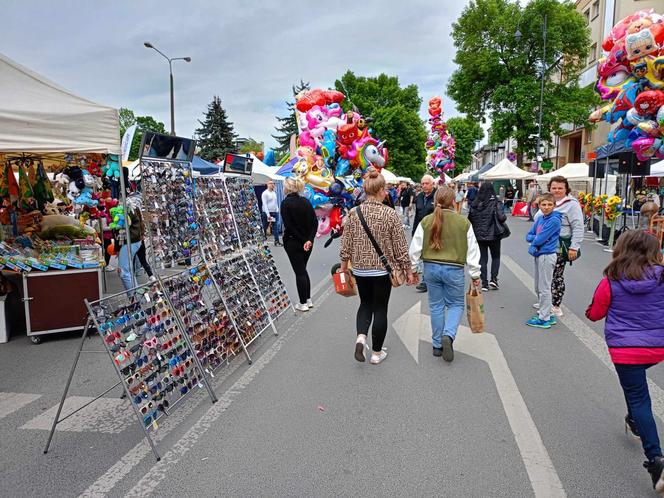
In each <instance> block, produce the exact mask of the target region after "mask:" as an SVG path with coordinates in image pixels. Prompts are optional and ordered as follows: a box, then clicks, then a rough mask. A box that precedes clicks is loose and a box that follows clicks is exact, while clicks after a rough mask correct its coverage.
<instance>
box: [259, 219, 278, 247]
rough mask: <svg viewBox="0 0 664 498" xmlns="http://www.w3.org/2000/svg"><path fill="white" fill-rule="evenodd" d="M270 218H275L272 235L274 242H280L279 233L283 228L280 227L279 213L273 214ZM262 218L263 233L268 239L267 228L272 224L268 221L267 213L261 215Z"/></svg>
mask: <svg viewBox="0 0 664 498" xmlns="http://www.w3.org/2000/svg"><path fill="white" fill-rule="evenodd" d="M270 216H271V217H272V218H274V221H273V222H272V235H274V241H275V242H279V233H280V228H281V227H280V225H279V213H277V212H271V213H270ZM261 218H262V219H263V232H264V233H265V236H266V237H267V227H268V225H269V224H270V222H269V221H267V214H266V213H265V212H263V213H261Z"/></svg>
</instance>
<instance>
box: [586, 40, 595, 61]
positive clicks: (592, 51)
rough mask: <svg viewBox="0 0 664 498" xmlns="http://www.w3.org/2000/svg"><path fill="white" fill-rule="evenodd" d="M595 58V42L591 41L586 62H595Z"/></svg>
mask: <svg viewBox="0 0 664 498" xmlns="http://www.w3.org/2000/svg"><path fill="white" fill-rule="evenodd" d="M596 58H597V43H593V44H592V45H591V46H590V52H589V53H588V64H592V63H593V62H595V59H596Z"/></svg>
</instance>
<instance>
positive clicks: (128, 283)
mask: <svg viewBox="0 0 664 498" xmlns="http://www.w3.org/2000/svg"><path fill="white" fill-rule="evenodd" d="M141 244H142V242H141V241H140V240H139V241H138V242H132V243H131V254H132V256H133V255H135V254H136V252H137V251H138V249H139V248H140V247H141ZM118 264H119V265H120V280H122V285H124V288H125V290H129V289H131V288H132V287H134V280H133V279H132V276H131V272H130V271H129V257H128V254H127V244H125V245H123V246H122V247H121V248H120V254H118Z"/></svg>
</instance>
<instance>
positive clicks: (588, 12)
mask: <svg viewBox="0 0 664 498" xmlns="http://www.w3.org/2000/svg"><path fill="white" fill-rule="evenodd" d="M583 17H584V18H585V20H586V24H590V9H588V10H586V11H585V12H584V13H583Z"/></svg>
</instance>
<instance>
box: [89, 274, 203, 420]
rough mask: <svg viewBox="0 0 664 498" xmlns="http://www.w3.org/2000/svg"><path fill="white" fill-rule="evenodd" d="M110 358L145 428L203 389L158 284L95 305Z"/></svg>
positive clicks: (179, 330) (100, 332) (94, 313)
mask: <svg viewBox="0 0 664 498" xmlns="http://www.w3.org/2000/svg"><path fill="white" fill-rule="evenodd" d="M89 306H90V312H91V315H92V317H93V320H94V321H95V325H96V327H97V330H98V331H99V334H100V335H101V336H102V339H103V343H104V345H105V347H106V349H107V350H108V354H109V355H110V357H111V360H112V361H113V364H114V365H115V367H116V370H117V372H118V375H119V376H120V378H121V381H122V383H123V384H124V387H125V389H126V391H127V393H128V395H129V397H130V402H131V403H132V404H133V405H134V408H135V410H136V413H137V416H138V417H139V418H140V419H141V422H142V424H143V426H144V427H145V428H146V429H149V428H152V429H157V428H158V426H157V420H159V418H160V417H161V416H163V415H164V414H169V413H170V412H169V410H170V409H172V408H173V405H175V403H177V402H178V401H180V399H182V398H183V397H184V396H185V395H187V393H189V392H190V391H192V390H193V388H194V387H196V386H199V387H202V384H201V379H202V374H203V373H202V372H200V371H197V369H196V366H197V365H196V363H195V362H194V361H193V358H192V352H191V349H190V348H189V346H188V344H187V342H186V340H185V338H184V337H183V336H182V330H181V328H180V327H179V326H178V324H177V321H176V320H175V316H174V314H173V310H172V308H171V307H170V304H169V303H168V301H167V300H166V299H165V296H164V293H163V292H162V290H161V286H160V284H159V282H154V283H151V284H147V285H144V286H140V287H138V288H137V289H136V293H135V294H133V295H132V296H129V295H128V294H126V293H123V294H118V295H115V296H111V297H108V298H106V299H102V300H100V301H97V302H94V303H91V304H90V305H89Z"/></svg>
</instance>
